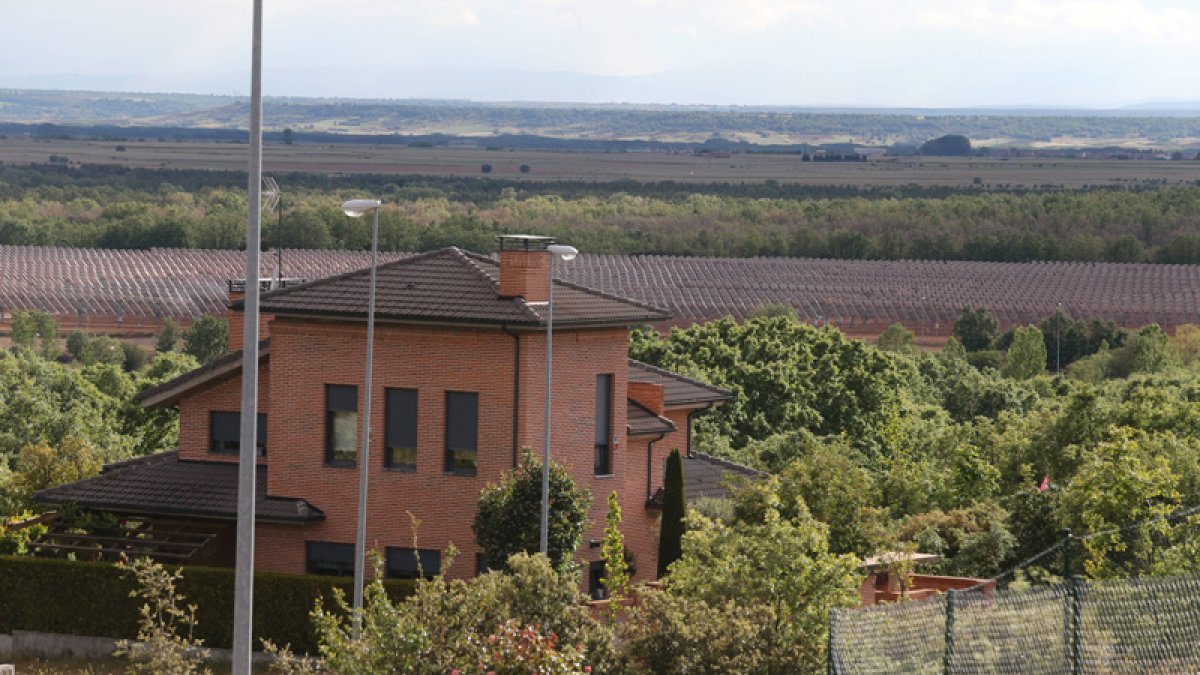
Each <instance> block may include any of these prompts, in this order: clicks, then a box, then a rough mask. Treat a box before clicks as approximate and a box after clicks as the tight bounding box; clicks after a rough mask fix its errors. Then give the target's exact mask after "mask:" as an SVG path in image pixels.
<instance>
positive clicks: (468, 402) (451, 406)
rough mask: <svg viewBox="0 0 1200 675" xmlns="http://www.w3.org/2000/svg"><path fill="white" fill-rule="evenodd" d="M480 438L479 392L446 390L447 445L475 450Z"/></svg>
mask: <svg viewBox="0 0 1200 675" xmlns="http://www.w3.org/2000/svg"><path fill="white" fill-rule="evenodd" d="M478 439H479V394H472V393H466V392H458V391H451V392H446V447H447V448H449V449H450V450H475V449H476V447H475V446H476V443H477V442H478Z"/></svg>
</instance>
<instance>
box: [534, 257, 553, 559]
mask: <svg viewBox="0 0 1200 675" xmlns="http://www.w3.org/2000/svg"><path fill="white" fill-rule="evenodd" d="M547 255H549V256H550V267H549V268H548V269H549V272H547V277H548V281H549V283H548V284H547V286H548V288H547V295H546V418H545V427H544V430H543V436H542V530H541V542H540V548H539V549H538V550H540V551H541V552H542V553H544V554H546V555H549V554H550V361H551V359H552V358H553V356H554V258H555V257H556V256H555V255H554V254H553V253H547Z"/></svg>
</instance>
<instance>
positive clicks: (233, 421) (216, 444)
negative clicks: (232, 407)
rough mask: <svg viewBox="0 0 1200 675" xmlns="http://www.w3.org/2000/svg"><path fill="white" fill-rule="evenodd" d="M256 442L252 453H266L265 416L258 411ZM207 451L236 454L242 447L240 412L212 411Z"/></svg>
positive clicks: (260, 454) (259, 454)
mask: <svg viewBox="0 0 1200 675" xmlns="http://www.w3.org/2000/svg"><path fill="white" fill-rule="evenodd" d="M257 434H258V442H257V443H256V444H255V448H254V453H255V454H256V455H258V456H259V457H262V456H263V455H265V454H267V416H266V415H265V414H264V413H258V429H257ZM208 435H209V447H208V449H209V452H214V453H216V454H219V455H236V454H238V452H240V451H241V447H242V414H241V413H235V412H213V413H212V415H211V416H210V418H209V425H208Z"/></svg>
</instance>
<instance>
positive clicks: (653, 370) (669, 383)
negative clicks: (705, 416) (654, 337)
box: [629, 359, 733, 408]
mask: <svg viewBox="0 0 1200 675" xmlns="http://www.w3.org/2000/svg"><path fill="white" fill-rule="evenodd" d="M629 379H630V381H632V382H649V383H651V384H657V385H660V386H662V388H663V404H664V405H666V407H668V408H686V407H689V406H694V405H696V404H703V403H719V402H721V401H728V400H729V398H730V397H731V396H732V395H733V394H731V393H730V392H729V391H727V390H725V389H722V388H720V387H714V386H713V385H711V384H708V383H707V382H701V381H700V380H697V379H694V378H691V377H687V376H684V375H680V374H679V373H673V372H671V371H669V370H664V369H662V368H659V367H657V366H652V365H650V364H648V363H642V362H641V361H635V360H633V359H629Z"/></svg>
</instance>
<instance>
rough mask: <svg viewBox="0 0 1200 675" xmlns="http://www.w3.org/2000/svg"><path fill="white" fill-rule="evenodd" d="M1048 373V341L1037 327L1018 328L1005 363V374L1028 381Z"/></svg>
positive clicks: (1014, 333)
mask: <svg viewBox="0 0 1200 675" xmlns="http://www.w3.org/2000/svg"><path fill="white" fill-rule="evenodd" d="M1045 372H1046V341H1045V340H1044V339H1043V337H1042V331H1040V330H1038V328H1037V326H1025V327H1023V328H1022V327H1018V328H1017V329H1016V330H1015V331H1014V332H1013V343H1012V346H1010V347H1009V348H1008V354H1007V355H1006V357H1005V361H1004V374H1005V375H1007V376H1008V377H1011V378H1013V379H1017V380H1028V379H1031V378H1033V377H1037V376H1038V375H1044V374H1045Z"/></svg>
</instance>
